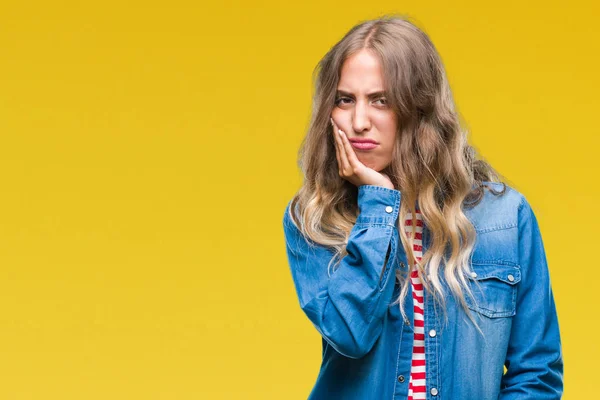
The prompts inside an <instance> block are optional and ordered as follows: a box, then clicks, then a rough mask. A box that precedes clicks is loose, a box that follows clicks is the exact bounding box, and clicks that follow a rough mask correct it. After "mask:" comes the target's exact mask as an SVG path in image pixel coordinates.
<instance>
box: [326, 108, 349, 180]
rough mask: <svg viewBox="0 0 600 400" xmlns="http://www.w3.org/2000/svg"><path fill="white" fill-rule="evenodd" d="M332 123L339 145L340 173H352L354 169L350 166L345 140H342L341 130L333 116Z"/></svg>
mask: <svg viewBox="0 0 600 400" xmlns="http://www.w3.org/2000/svg"><path fill="white" fill-rule="evenodd" d="M331 124H332V125H333V134H334V136H335V140H336V143H337V146H338V157H339V159H338V163H339V164H340V165H339V166H340V170H341V174H340V175H342V174H343V175H345V176H347V175H351V174H352V170H351V167H350V162H349V161H348V156H347V155H346V150H345V147H344V142H343V140H342V136H341V130H340V129H339V128H338V127H337V125H336V124H335V122H333V118H332V119H331Z"/></svg>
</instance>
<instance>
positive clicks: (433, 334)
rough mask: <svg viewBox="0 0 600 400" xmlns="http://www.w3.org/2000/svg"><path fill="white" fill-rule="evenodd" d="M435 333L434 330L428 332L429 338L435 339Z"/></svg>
mask: <svg viewBox="0 0 600 400" xmlns="http://www.w3.org/2000/svg"><path fill="white" fill-rule="evenodd" d="M435 335H436V333H435V329H432V330H430V331H429V336H431V337H435Z"/></svg>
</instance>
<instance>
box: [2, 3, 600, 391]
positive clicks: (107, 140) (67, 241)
mask: <svg viewBox="0 0 600 400" xmlns="http://www.w3.org/2000/svg"><path fill="white" fill-rule="evenodd" d="M596 7H597V6H595V5H594V2H592V1H588V2H582V1H571V2H570V4H569V5H567V2H560V3H559V2H556V3H554V2H552V3H550V2H538V1H534V2H525V1H518V2H517V1H508V2H501V3H498V4H489V3H486V2H481V1H458V2H444V1H429V2H414V1H413V2H398V1H380V2H367V1H360V2H359V1H342V2H339V1H336V2H323V1H311V2H300V3H297V4H291V3H290V4H284V3H282V2H279V1H259V2H256V1H254V2H250V1H248V2H241V1H223V2H219V3H217V2H212V3H203V2H196V1H187V2H182V1H178V0H173V1H168V2H153V1H150V2H148V1H145V2H141V1H135V2H117V1H114V0H110V1H104V2H93V3H92V2H75V1H72V2H64V1H53V2H50V1H46V2H41V1H32V2H17V1H3V2H2V3H1V4H0V52H1V58H0V60H1V61H0V140H1V142H0V169H1V171H2V179H1V184H0V188H1V190H0V206H1V207H0V210H1V211H0V304H1V312H0V360H1V361H0V399H10V400H21V399H23V400H25V399H36V400H38V399H39V400H49V399H60V400H67V399H78V400H80V399H103V400H105V399H119V400H120V399H144V400H150V399H305V398H306V397H307V396H308V393H309V391H310V389H311V388H312V385H313V383H314V380H315V379H316V375H317V372H318V369H319V364H320V361H321V347H320V346H321V342H320V337H319V336H318V333H317V331H316V330H315V329H314V327H313V326H312V324H311V323H310V322H309V321H308V319H307V318H306V317H305V316H304V314H303V313H302V311H301V310H300V308H299V305H298V302H297V299H296V297H295V292H294V287H293V284H292V280H291V276H290V273H289V269H288V268H289V267H288V265H287V260H286V255H285V245H284V240H283V236H282V235H283V229H282V225H281V224H282V217H283V210H284V207H285V205H286V204H287V202H288V201H289V199H290V198H291V196H292V195H293V194H294V193H295V191H296V190H297V189H298V188H299V186H300V184H301V176H300V172H299V170H298V168H297V164H296V155H297V149H298V146H299V144H300V141H301V139H302V137H303V135H304V133H305V129H306V127H307V123H308V119H309V112H310V108H311V104H310V101H311V98H310V96H311V94H312V88H311V74H312V70H313V68H314V66H315V65H316V63H317V62H318V60H319V59H320V58H321V57H322V56H323V54H324V53H325V52H326V51H327V50H328V49H329V48H330V47H331V46H332V45H333V44H334V43H335V42H336V41H338V40H339V39H340V38H341V36H342V35H343V34H344V33H345V32H346V31H347V30H348V29H350V28H351V27H352V26H353V25H354V24H356V23H358V22H360V21H362V20H365V19H369V18H374V17H377V16H379V15H381V14H384V13H391V12H396V13H401V14H408V15H410V16H412V17H413V18H414V20H415V21H417V22H418V23H419V24H420V26H421V27H422V28H423V29H425V31H426V32H427V33H428V34H429V35H430V37H431V38H432V40H433V41H434V43H435V44H436V46H437V48H438V50H439V52H440V54H441V56H442V59H443V60H444V63H445V66H446V69H447V72H448V76H449V80H450V83H451V86H452V89H453V93H454V96H455V100H456V104H457V106H458V109H459V112H460V113H461V115H462V117H463V118H464V120H465V121H466V123H467V127H468V129H469V131H470V134H469V140H470V142H471V144H473V145H474V146H475V147H476V149H477V150H478V151H479V152H480V154H481V155H482V156H483V157H485V158H486V159H487V160H488V161H489V162H491V163H492V165H494V166H495V167H496V168H497V169H498V170H499V171H500V172H501V173H502V174H504V175H505V176H506V177H507V178H508V179H509V183H510V184H511V185H512V186H513V187H515V188H516V189H517V190H519V191H521V192H522V193H523V194H525V196H526V197H527V198H528V199H529V201H530V202H531V204H532V206H533V208H534V211H535V212H536V215H537V216H538V219H539V222H540V227H541V230H542V235H543V238H544V242H545V246H546V251H547V257H548V262H549V265H550V272H551V278H552V282H553V287H554V292H555V299H556V303H557V306H558V313H559V322H560V326H561V332H562V342H563V349H564V360H565V385H566V387H565V390H566V393H565V397H564V398H566V399H576V398H578V397H581V396H585V397H586V398H591V397H593V396H594V395H595V392H597V387H596V386H597V383H598V382H597V376H596V372H597V371H596V370H597V365H598V361H600V344H599V342H598V340H599V339H600V338H599V335H598V328H599V319H598V317H599V315H598V314H599V313H598V311H597V306H598V304H599V302H598V292H599V287H600V286H599V285H600V272H599V268H600V267H599V263H598V256H597V252H596V250H597V249H598V244H597V243H596V240H597V231H598V226H599V224H598V222H599V217H598V205H599V202H598V196H600V189H599V185H598V179H597V176H598V173H597V168H596V165H597V162H598V160H599V158H600V155H599V154H598V150H599V147H598V143H599V140H598V135H599V129H598V122H597V118H598V115H599V111H598V108H599V106H600V102H599V100H598V93H599V89H600V82H599V80H600V79H599V75H598V71H599V63H598V57H599V56H598V54H599V50H600V49H599V48H598V42H599V40H600V30H599V25H600V24H599V23H598V17H599V16H600V15H599V13H598V9H597V8H596Z"/></svg>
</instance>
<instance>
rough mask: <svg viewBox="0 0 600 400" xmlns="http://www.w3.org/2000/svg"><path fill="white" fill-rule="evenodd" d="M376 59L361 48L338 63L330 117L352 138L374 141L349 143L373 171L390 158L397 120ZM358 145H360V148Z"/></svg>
mask: <svg viewBox="0 0 600 400" xmlns="http://www.w3.org/2000/svg"><path fill="white" fill-rule="evenodd" d="M383 90H384V87H383V74H382V71H381V65H380V63H379V59H378V58H377V57H376V56H374V55H373V53H371V52H370V51H369V50H366V49H363V50H360V51H359V52H357V53H355V54H354V55H352V56H351V57H349V58H348V59H347V60H346V61H345V62H344V64H343V65H342V72H341V76H340V81H339V84H338V87H337V94H336V101H335V106H334V108H333V111H332V112H331V117H332V118H333V120H334V122H335V123H336V125H337V126H338V127H339V128H340V129H341V130H343V131H344V132H345V133H346V135H347V136H348V139H349V140H350V141H351V142H352V141H353V140H354V141H358V140H359V139H371V140H373V141H374V142H375V144H372V145H368V144H363V145H362V146H361V144H359V143H358V144H357V143H352V147H353V149H354V152H355V153H356V156H357V157H358V159H359V160H360V161H361V162H362V163H363V164H365V165H366V166H367V167H369V168H372V169H374V170H376V171H381V170H383V169H384V168H386V167H387V166H388V165H389V164H390V162H391V161H392V151H393V148H394V141H395V140H396V131H397V126H398V121H397V117H396V113H395V112H393V110H392V109H391V108H390V107H389V106H388V102H387V100H386V99H387V98H386V96H385V93H383ZM360 147H362V148H360Z"/></svg>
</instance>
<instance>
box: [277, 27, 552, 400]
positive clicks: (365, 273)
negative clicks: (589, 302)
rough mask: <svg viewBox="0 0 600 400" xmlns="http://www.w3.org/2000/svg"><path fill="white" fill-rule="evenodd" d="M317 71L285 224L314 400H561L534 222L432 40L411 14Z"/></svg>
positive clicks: (343, 48)
mask: <svg viewBox="0 0 600 400" xmlns="http://www.w3.org/2000/svg"><path fill="white" fill-rule="evenodd" d="M316 72H317V75H316V87H315V89H316V90H315V93H314V102H313V114H312V117H311V121H310V126H309V129H308V132H307V135H306V137H305V139H304V142H303V143H302V148H301V151H300V167H301V169H302V171H303V174H304V182H303V185H302V187H301V188H300V190H299V191H298V193H297V194H296V195H295V196H294V197H293V199H291V201H290V202H289V204H288V205H287V207H286V209H285V213H284V218H283V227H284V233H285V240H286V250H287V256H288V260H289V266H290V270H291V275H292V278H293V282H294V286H295V289H296V294H297V297H298V300H299V302H300V307H301V308H302V310H303V311H304V313H305V314H306V316H307V317H308V318H309V320H310V321H311V322H312V324H313V325H314V326H315V328H316V329H317V330H318V332H319V333H320V334H321V336H322V339H323V340H322V345H323V361H322V365H321V369H320V372H319V375H318V377H317V381H316V383H315V386H314V388H313V390H312V392H311V393H310V396H309V398H310V399H344V400H349V399H357V400H358V399H360V400H368V399H402V400H404V399H426V398H427V399H448V400H450V399H452V400H471V399H473V400H485V399H490V400H491V399H504V400H508V399H519V400H524V399H536V400H541V399H558V398H560V397H561V395H562V391H563V360H562V352H561V343H560V335H559V326H558V320H557V313H556V307H555V303H554V298H553V293H552V289H551V284H550V277H549V272H548V266H547V262H546V257H545V252H544V246H543V243H542V238H541V234H540V230H539V227H538V224H537V220H536V217H535V215H534V213H533V211H532V208H531V206H530V205H529V203H528V202H527V200H526V199H525V197H524V196H523V195H522V194H521V193H519V192H517V191H516V190H515V189H513V188H511V187H509V186H508V185H506V184H505V183H502V182H501V181H500V179H499V174H498V173H496V171H494V169H493V168H492V167H491V166H490V165H489V164H487V163H486V162H484V161H483V160H481V159H476V157H475V152H474V150H473V148H472V147H470V146H469V145H468V144H467V139H466V133H465V132H464V131H463V130H462V129H461V125H460V123H459V117H458V115H457V112H456V111H455V108H454V103H453V98H452V93H451V91H450V88H449V86H448V81H447V78H446V74H445V70H444V67H443V64H442V61H441V60H440V56H439V55H438V53H437V51H436V49H435V47H434V45H433V44H432V42H431V41H430V39H429V37H428V36H427V35H426V34H425V33H424V32H423V31H422V30H421V29H419V28H418V27H417V26H416V24H414V23H412V22H410V20H409V18H406V17H403V16H396V15H392V16H389V15H388V16H384V17H382V18H379V19H376V20H370V21H365V22H362V23H360V24H358V25H356V26H355V27H353V28H352V29H351V30H350V31H349V32H348V33H347V34H346V35H345V36H344V37H343V38H342V39H341V40H340V41H339V42H338V43H336V44H335V45H334V46H333V47H332V48H331V50H330V51H329V52H328V53H327V54H326V55H325V56H324V58H323V59H322V60H321V61H320V63H319V65H318V71H316ZM505 369H506V371H505Z"/></svg>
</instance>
